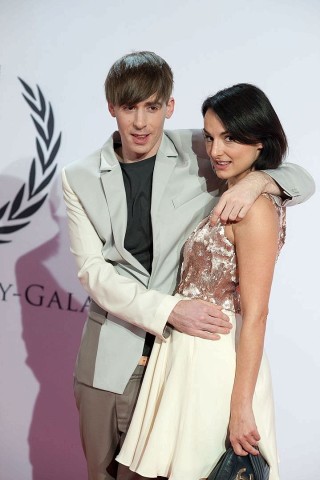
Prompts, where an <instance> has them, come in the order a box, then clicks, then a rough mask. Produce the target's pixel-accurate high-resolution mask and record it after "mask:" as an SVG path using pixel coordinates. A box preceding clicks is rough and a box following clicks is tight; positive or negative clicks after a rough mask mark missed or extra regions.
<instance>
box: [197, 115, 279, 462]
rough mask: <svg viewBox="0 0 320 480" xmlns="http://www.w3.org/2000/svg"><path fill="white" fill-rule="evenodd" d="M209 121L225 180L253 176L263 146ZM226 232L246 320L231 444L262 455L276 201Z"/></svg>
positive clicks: (211, 150)
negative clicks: (256, 409)
mask: <svg viewBox="0 0 320 480" xmlns="http://www.w3.org/2000/svg"><path fill="white" fill-rule="evenodd" d="M204 120H205V123H204V133H205V139H206V148H207V152H208V155H209V156H210V158H211V161H212V164H213V168H214V169H215V171H216V174H217V175H218V176H219V177H220V178H224V179H226V180H227V181H228V186H230V188H233V187H234V186H238V185H239V182H240V180H241V181H243V179H247V178H248V177H249V175H251V173H250V171H251V165H252V163H253V162H254V160H255V159H256V158H257V157H258V155H259V152H260V150H261V148H262V147H263V146H262V144H260V143H257V144H256V145H243V144H239V143H237V142H235V141H234V140H233V139H232V138H231V137H230V135H229V134H228V132H227V131H225V128H224V126H223V124H222V123H221V121H220V119H219V117H217V115H215V113H214V112H213V111H210V110H209V111H208V112H207V113H206V115H205V119H204ZM225 232H226V235H227V237H228V238H229V240H230V241H231V242H232V243H233V244H234V245H235V246H236V251H237V259H238V268H239V279H240V281H239V287H240V295H241V314H242V320H243V324H242V329H241V334H240V339H239V343H238V349H237V360H236V373H235V381H234V386H233V391H232V396H231V405H230V406H231V413H230V422H229V434H230V442H231V444H232V447H233V449H234V451H235V452H236V453H237V454H238V455H247V454H248V453H252V454H254V455H257V454H258V453H259V452H258V450H256V449H255V448H254V446H256V445H257V443H258V442H259V440H260V435H259V432H258V429H257V426H256V423H255V418H254V414H253V410H252V400H253V394H254V390H255V386H256V381H257V377H258V372H259V368H260V363H261V358H262V353H263V344H264V335H265V328H266V320H267V315H268V302H269V296H270V290H271V284H272V277H273V272H274V266H275V261H276V256H277V249H278V235H279V219H278V215H277V212H276V209H275V207H274V206H273V204H272V202H271V200H270V199H268V198H266V197H259V198H258V200H257V201H256V202H255V203H254V205H253V206H252V208H250V210H249V211H248V213H247V214H246V215H245V217H244V218H243V219H242V220H241V221H239V222H237V223H233V224H231V225H226V227H225Z"/></svg>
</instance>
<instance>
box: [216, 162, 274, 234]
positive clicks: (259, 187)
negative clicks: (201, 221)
mask: <svg viewBox="0 0 320 480" xmlns="http://www.w3.org/2000/svg"><path fill="white" fill-rule="evenodd" d="M261 193H272V194H273V195H281V191H280V188H279V187H278V185H277V184H276V182H275V181H274V180H273V179H272V178H271V177H270V176H269V175H268V174H267V173H265V172H262V171H256V172H250V173H248V175H247V176H246V177H245V178H243V179H242V180H240V181H239V182H238V183H237V184H236V185H234V186H233V187H230V188H229V189H228V190H227V191H225V192H224V193H223V194H222V196H221V198H220V200H219V202H218V203H217V205H216V206H215V208H214V209H213V212H212V214H211V220H210V221H211V225H215V224H216V223H217V221H218V219H219V218H220V220H221V222H222V223H227V222H238V221H239V220H241V219H242V218H244V217H245V215H246V214H247V212H248V210H249V209H250V208H251V206H252V205H253V203H254V202H255V201H256V199H257V198H258V197H259V195H261Z"/></svg>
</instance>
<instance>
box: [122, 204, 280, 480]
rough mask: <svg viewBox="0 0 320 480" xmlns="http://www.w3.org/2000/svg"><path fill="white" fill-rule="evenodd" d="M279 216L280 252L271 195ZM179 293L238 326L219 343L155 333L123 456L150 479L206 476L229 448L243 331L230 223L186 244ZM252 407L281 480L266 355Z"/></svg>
mask: <svg viewBox="0 0 320 480" xmlns="http://www.w3.org/2000/svg"><path fill="white" fill-rule="evenodd" d="M267 196H268V197H269V198H270V200H271V201H272V202H273V203H274V205H275V208H276V209H277V212H278V215H279V242H278V246H279V247H278V253H279V251H280V249H281V247H282V245H283V243H284V239H285V211H284V209H283V208H281V207H280V206H279V205H278V203H277V202H278V200H277V199H276V197H272V196H271V195H267ZM183 255H184V256H183V264H182V268H181V280H180V283H179V285H178V288H177V293H178V294H181V295H184V296H185V297H189V298H201V299H203V300H206V301H209V302H214V303H216V304H218V305H222V306H223V308H224V312H225V313H226V314H227V315H228V316H229V318H230V320H231V322H232V324H233V328H232V331H231V333H230V334H228V335H222V336H221V338H220V340H218V341H212V340H206V339H201V338H198V337H192V336H189V335H187V334H184V333H180V332H178V331H177V330H174V329H172V331H171V334H170V336H169V338H168V339H167V340H166V341H161V340H159V339H156V341H155V345H154V347H153V350H152V354H151V357H150V360H149V364H148V367H147V370H146V373H145V377H144V380H143V383H142V386H141V391H140V395H139V398H138V402H137V405H136V408H135V412H134V415H133V418H132V422H131V424H130V428H129V431H128V434H127V436H126V439H125V442H124V445H123V447H122V449H121V451H120V454H119V455H118V457H117V460H118V461H119V462H120V463H123V464H124V465H127V466H129V468H130V469H131V470H133V471H135V472H137V473H139V474H140V475H142V476H144V477H149V478H156V477H157V476H162V477H167V478H169V479H170V480H199V479H202V478H207V477H208V475H209V473H210V472H211V471H212V469H213V467H214V466H215V465H216V463H217V462H218V460H219V458H220V456H221V455H222V454H223V453H224V451H225V447H226V441H227V439H228V433H227V428H228V423H229V415H230V398H231V393H232V388H233V381H234V375H235V367H236V345H237V339H238V337H239V332H240V329H241V315H240V298H239V293H238V289H237V286H238V277H237V259H236V252H235V248H234V245H233V244H232V243H231V242H230V241H229V240H228V239H227V237H226V235H225V231H224V226H223V225H221V224H217V225H216V226H214V227H211V226H210V221H209V217H208V218H206V219H204V220H203V221H202V222H201V223H200V224H199V225H198V227H197V228H196V229H195V230H194V231H193V233H192V234H191V236H190V237H189V239H188V240H187V242H186V244H185V246H184V252H183ZM253 411H254V415H255V420H256V424H257V427H258V431H259V433H260V436H261V440H260V441H259V448H260V451H261V453H262V455H263V456H264V458H265V459H266V460H267V462H268V463H269V465H270V477H269V480H279V472H278V456H277V448H276V439H275V421H274V406H273V396H272V385H271V377H270V372H269V366H268V361H267V358H266V356H265V354H264V355H263V358H262V361H261V367H260V371H259V375H258V379H257V383H256V388H255V393H254V399H253Z"/></svg>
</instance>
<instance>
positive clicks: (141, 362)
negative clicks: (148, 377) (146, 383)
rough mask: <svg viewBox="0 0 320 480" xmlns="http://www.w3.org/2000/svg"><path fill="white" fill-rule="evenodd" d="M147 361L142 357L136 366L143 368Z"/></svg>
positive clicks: (147, 358) (146, 358)
mask: <svg viewBox="0 0 320 480" xmlns="http://www.w3.org/2000/svg"><path fill="white" fill-rule="evenodd" d="M148 360H149V357H146V356H142V357H140V360H139V362H138V365H142V366H143V367H145V366H146V365H147V363H148Z"/></svg>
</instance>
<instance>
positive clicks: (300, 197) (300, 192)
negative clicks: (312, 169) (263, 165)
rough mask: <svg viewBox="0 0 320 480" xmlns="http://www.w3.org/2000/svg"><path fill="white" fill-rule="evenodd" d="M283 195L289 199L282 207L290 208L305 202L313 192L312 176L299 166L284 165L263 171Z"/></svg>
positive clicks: (292, 164)
mask: <svg viewBox="0 0 320 480" xmlns="http://www.w3.org/2000/svg"><path fill="white" fill-rule="evenodd" d="M265 172H266V173H267V174H268V175H270V177H272V178H273V179H274V180H275V181H276V182H277V184H278V185H279V186H280V187H281V188H282V190H283V191H284V193H285V194H286V195H287V196H288V197H289V198H288V199H286V200H285V201H284V205H286V206H292V205H297V204H298V203H302V202H305V201H306V200H308V198H310V197H311V196H312V195H313V194H314V192H315V182H314V180H313V178H312V176H311V175H310V174H309V173H308V172H307V171H306V170H305V169H304V168H302V167H300V166H299V165H295V164H294V163H287V162H286V163H284V164H283V165H281V166H280V167H278V168H277V169H274V170H265Z"/></svg>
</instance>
